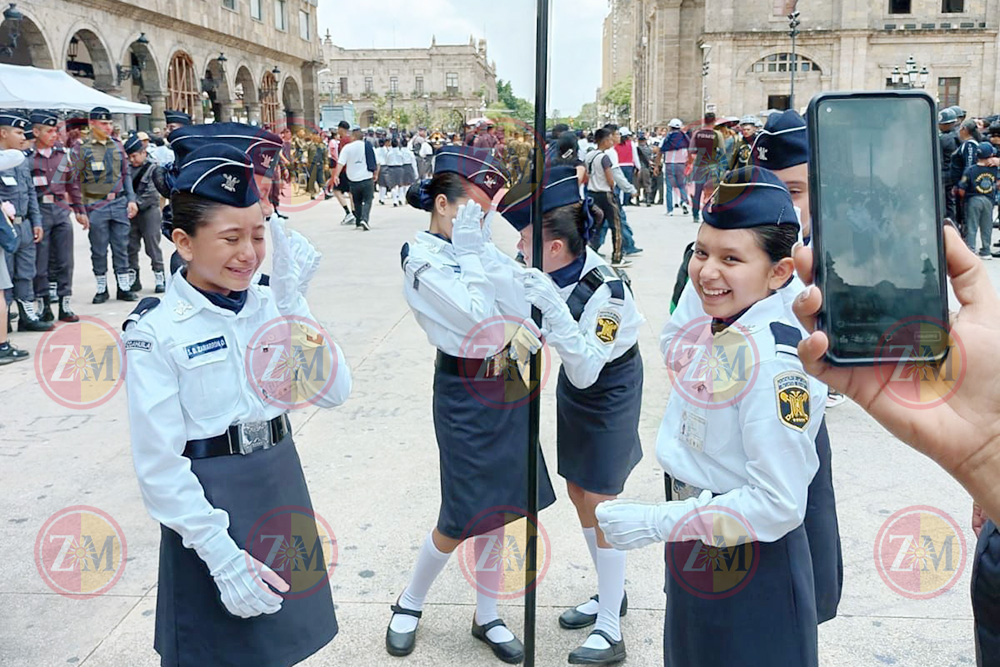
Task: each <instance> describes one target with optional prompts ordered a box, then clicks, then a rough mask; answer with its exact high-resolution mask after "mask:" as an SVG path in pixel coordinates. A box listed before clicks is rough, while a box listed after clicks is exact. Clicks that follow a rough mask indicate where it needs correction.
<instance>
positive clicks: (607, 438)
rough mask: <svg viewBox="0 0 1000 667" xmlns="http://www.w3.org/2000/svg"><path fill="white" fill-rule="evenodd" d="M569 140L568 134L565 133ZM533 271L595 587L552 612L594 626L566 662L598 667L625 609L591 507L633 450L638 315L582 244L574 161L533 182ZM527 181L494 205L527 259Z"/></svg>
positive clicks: (620, 577)
mask: <svg viewBox="0 0 1000 667" xmlns="http://www.w3.org/2000/svg"><path fill="white" fill-rule="evenodd" d="M574 139H575V137H574ZM541 196H542V212H543V217H542V241H543V255H542V269H543V271H545V273H546V274H548V275H547V276H546V275H545V274H543V273H542V272H540V271H538V270H537V269H528V270H524V269H523V268H521V267H520V265H518V264H516V263H515V262H513V261H510V260H508V264H509V266H510V270H511V271H513V272H514V273H516V274H519V275H520V279H521V281H522V282H523V283H524V286H525V298H526V299H527V301H528V302H530V303H532V304H534V305H535V306H537V307H538V308H539V309H540V310H541V311H542V313H543V314H544V316H545V319H544V322H543V328H544V329H545V330H546V331H548V334H547V339H546V340H547V342H548V343H549V344H551V345H552V346H553V347H555V349H556V350H557V351H558V352H559V357H560V358H561V359H562V368H561V369H560V371H559V383H558V385H557V388H556V411H557V424H558V431H557V434H558V435H557V443H558V453H559V474H560V475H561V476H563V477H564V478H565V479H566V485H567V489H568V491H569V497H570V500H572V501H573V505H574V506H575V507H576V511H577V514H578V516H579V518H580V524H581V526H582V527H583V535H584V538H585V540H586V542H587V547H588V549H589V551H590V556H591V559H592V560H593V561H594V566H595V567H596V569H597V582H598V583H597V588H598V594H597V595H595V596H594V597H593V598H591V599H590V600H588V601H587V602H585V603H583V604H581V605H578V606H577V607H574V608H573V609H569V610H567V611H566V612H564V613H563V614H562V615H561V616H560V617H559V624H560V625H561V626H562V627H563V628H567V629H578V628H586V627H590V626H591V625H595V624H596V625H595V629H594V631H593V632H592V633H591V635H590V636H589V637H588V638H587V640H586V641H585V642H584V644H583V645H582V646H580V647H579V648H577V649H576V650H574V651H573V652H572V653H570V655H569V662H570V663H571V664H588V665H607V664H613V663H617V662H621V661H622V660H624V659H625V655H626V653H625V642H624V640H623V639H622V633H621V626H620V623H619V617H620V616H623V615H624V614H625V612H626V609H627V604H628V603H627V600H626V599H625V554H624V553H623V552H621V551H617V550H615V549H613V548H612V547H611V545H610V544H608V543H607V542H606V541H605V539H604V536H603V535H602V534H601V533H600V531H599V530H598V529H597V520H596V519H595V517H594V509H595V508H596V507H597V505H598V503H600V502H602V501H605V500H611V499H614V498H615V497H616V496H618V494H620V493H621V492H622V489H623V488H624V486H625V480H626V479H627V478H628V476H629V473H630V472H631V471H632V469H633V468H634V467H635V465H636V464H637V463H638V462H639V460H640V459H641V458H642V447H641V445H640V442H639V432H638V428H639V408H640V404H641V402H642V358H641V356H640V355H639V345H638V342H637V340H638V335H639V327H640V326H641V325H642V323H643V321H644V320H643V317H642V315H641V314H640V313H639V311H638V310H637V309H636V305H635V301H634V300H633V298H632V293H631V291H630V290H629V288H628V287H627V286H626V285H625V284H624V283H623V282H622V280H621V279H620V278H619V277H618V275H617V274H616V273H615V272H614V271H613V270H612V269H611V268H610V267H609V266H608V265H607V263H606V262H605V261H604V260H602V259H601V257H600V256H599V255H598V254H597V253H596V252H594V251H593V250H591V249H590V248H588V247H587V241H588V239H589V237H590V233H591V231H592V228H593V227H594V224H593V216H594V213H595V212H596V214H597V216H600V215H601V213H600V209H598V208H596V207H594V206H593V205H592V204H591V202H590V201H586V202H582V201H581V200H580V190H579V185H578V173H577V170H576V168H575V167H574V166H571V165H561V166H559V165H557V166H551V167H549V168H547V170H546V175H545V187H544V189H543V190H542V195H541ZM531 198H532V192H531V186H530V184H522V185H519V186H515V187H514V188H513V189H512V190H511V191H510V192H508V193H507V195H506V196H505V198H504V200H503V202H501V205H500V212H501V213H502V214H503V215H504V217H505V218H507V220H508V221H509V222H510V223H511V224H512V225H513V226H514V228H515V229H517V230H518V231H519V232H520V234H521V240H520V242H519V243H518V250H520V251H521V252H522V253H524V256H525V262H526V263H527V264H528V265H530V264H531V262H532V258H531V251H532V248H531V239H532V233H533V225H532V224H531V220H530V205H531Z"/></svg>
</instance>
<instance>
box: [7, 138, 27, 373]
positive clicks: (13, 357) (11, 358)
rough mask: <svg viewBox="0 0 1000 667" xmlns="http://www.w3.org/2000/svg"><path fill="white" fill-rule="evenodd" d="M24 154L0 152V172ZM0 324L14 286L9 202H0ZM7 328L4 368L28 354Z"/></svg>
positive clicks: (13, 233)
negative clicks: (14, 342) (9, 260)
mask: <svg viewBox="0 0 1000 667" xmlns="http://www.w3.org/2000/svg"><path fill="white" fill-rule="evenodd" d="M24 159H25V158H24V153H22V152H21V151H19V150H17V149H13V148H11V149H7V150H0V172H4V171H6V170H8V169H13V168H14V167H16V166H18V165H19V164H21V163H22V162H24ZM0 209H2V210H0V322H7V298H6V292H7V291H8V290H10V288H12V287H13V286H14V285H13V283H12V282H11V280H10V273H9V272H8V271H7V258H6V255H7V249H14V248H16V247H17V242H18V238H17V232H16V231H15V230H14V226H13V220H12V218H13V214H14V205H13V204H11V203H10V202H7V201H5V202H0ZM9 326H10V325H9V324H8V325H7V327H0V366H6V365H7V364H12V363H14V362H17V361H24V360H25V359H27V358H28V357H29V356H30V354H29V353H28V351H27V350H21V349H18V348H17V347H16V346H14V345H12V344H11V342H10V341H9V340H8V336H7V334H8V333H10V329H9Z"/></svg>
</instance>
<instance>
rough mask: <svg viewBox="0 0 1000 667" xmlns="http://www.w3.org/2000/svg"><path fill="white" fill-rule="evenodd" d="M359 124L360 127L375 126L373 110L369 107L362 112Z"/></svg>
mask: <svg viewBox="0 0 1000 667" xmlns="http://www.w3.org/2000/svg"><path fill="white" fill-rule="evenodd" d="M359 125H360V126H361V127H375V110H374V109H369V110H368V111H365V112H364V113H362V114H361V119H360V122H359Z"/></svg>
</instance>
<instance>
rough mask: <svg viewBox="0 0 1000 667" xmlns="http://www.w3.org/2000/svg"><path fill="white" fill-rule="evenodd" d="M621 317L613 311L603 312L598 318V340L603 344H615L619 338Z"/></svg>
mask: <svg viewBox="0 0 1000 667" xmlns="http://www.w3.org/2000/svg"><path fill="white" fill-rule="evenodd" d="M620 324H621V316H619V315H618V314H617V313H614V312H611V311H602V312H601V313H600V314H598V316H597V331H596V332H595V333H596V334H597V339H598V340H600V341H601V342H602V343H613V342H615V338H617V337H618V327H619V325H620Z"/></svg>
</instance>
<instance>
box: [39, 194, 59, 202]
mask: <svg viewBox="0 0 1000 667" xmlns="http://www.w3.org/2000/svg"><path fill="white" fill-rule="evenodd" d="M42 203H43V204H55V203H56V198H55V195H42Z"/></svg>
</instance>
